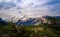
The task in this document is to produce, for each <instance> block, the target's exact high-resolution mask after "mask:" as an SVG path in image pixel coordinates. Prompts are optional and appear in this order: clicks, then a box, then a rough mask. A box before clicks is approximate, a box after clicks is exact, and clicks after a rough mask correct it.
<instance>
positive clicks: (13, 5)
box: [0, 0, 60, 17]
mask: <svg viewBox="0 0 60 37" xmlns="http://www.w3.org/2000/svg"><path fill="white" fill-rule="evenodd" d="M0 9H2V10H3V11H4V12H3V11H2V10H0V13H2V15H3V13H5V14H6V15H7V13H8V15H9V16H14V17H16V16H19V17H21V16H23V15H27V16H28V17H40V16H44V15H51V16H60V0H5V1H3V0H0ZM6 9H7V10H6Z"/></svg>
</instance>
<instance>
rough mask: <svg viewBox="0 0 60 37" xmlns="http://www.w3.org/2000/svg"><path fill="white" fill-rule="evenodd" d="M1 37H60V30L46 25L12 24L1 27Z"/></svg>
mask: <svg viewBox="0 0 60 37" xmlns="http://www.w3.org/2000/svg"><path fill="white" fill-rule="evenodd" d="M0 37H60V30H59V29H58V27H57V28H56V27H51V26H45V25H39V26H23V25H21V26H17V25H15V24H13V23H11V22H10V23H8V25H4V26H3V25H0Z"/></svg>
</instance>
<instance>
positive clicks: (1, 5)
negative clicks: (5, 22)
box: [0, 2, 16, 9]
mask: <svg viewBox="0 0 60 37" xmlns="http://www.w3.org/2000/svg"><path fill="white" fill-rule="evenodd" d="M12 7H16V4H15V3H13V2H0V9H2V8H4V9H10V8H12Z"/></svg>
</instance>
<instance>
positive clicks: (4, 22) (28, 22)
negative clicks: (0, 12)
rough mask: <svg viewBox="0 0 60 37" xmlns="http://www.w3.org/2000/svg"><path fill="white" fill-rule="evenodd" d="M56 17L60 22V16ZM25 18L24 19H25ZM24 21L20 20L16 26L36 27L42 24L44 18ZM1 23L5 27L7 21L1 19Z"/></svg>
mask: <svg viewBox="0 0 60 37" xmlns="http://www.w3.org/2000/svg"><path fill="white" fill-rule="evenodd" d="M43 17H45V18H47V17H48V16H43ZM54 17H55V18H57V19H59V20H60V16H54ZM24 18H25V17H24ZM24 18H22V19H24ZM22 19H18V21H17V22H15V24H17V25H36V24H37V23H41V21H42V19H43V18H41V17H38V18H28V19H27V18H26V19H24V20H22ZM0 23H1V24H4V25H5V24H7V21H6V20H3V19H2V18H0Z"/></svg>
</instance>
